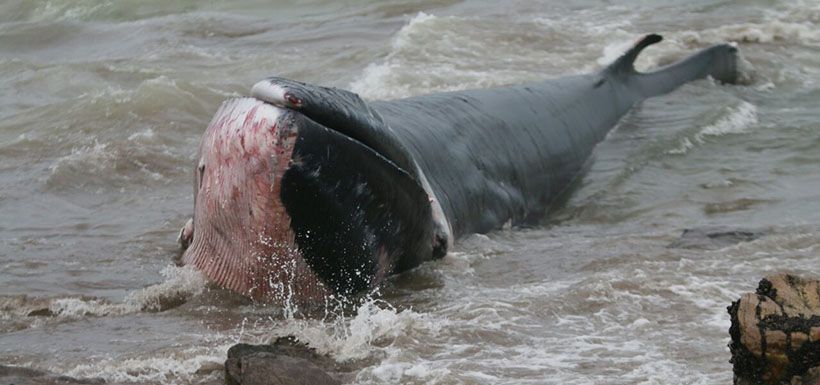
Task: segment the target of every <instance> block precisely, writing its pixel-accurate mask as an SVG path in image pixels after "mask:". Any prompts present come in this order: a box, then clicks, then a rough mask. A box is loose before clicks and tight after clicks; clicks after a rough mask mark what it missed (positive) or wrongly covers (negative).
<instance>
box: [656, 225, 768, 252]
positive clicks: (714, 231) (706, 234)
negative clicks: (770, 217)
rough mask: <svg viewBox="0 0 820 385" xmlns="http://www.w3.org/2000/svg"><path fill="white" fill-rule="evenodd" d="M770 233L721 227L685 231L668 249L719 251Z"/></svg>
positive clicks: (761, 230)
mask: <svg viewBox="0 0 820 385" xmlns="http://www.w3.org/2000/svg"><path fill="white" fill-rule="evenodd" d="M768 233H769V231H767V230H763V229H739V228H738V229H733V228H729V227H721V226H710V227H700V228H694V229H685V230H683V233H682V234H681V236H680V238H679V239H678V240H676V241H674V242H672V243H671V244H669V246H668V247H669V248H675V249H698V250H718V249H722V248H724V247H728V246H732V245H736V244H738V243H741V242H750V241H753V240H755V239H758V238H761V237H763V236H765V235H767V234H768Z"/></svg>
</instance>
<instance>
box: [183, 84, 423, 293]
mask: <svg viewBox="0 0 820 385" xmlns="http://www.w3.org/2000/svg"><path fill="white" fill-rule="evenodd" d="M193 185H194V216H193V219H192V220H191V221H190V222H189V223H188V224H187V225H186V226H185V227H184V228H183V230H182V231H181V233H180V242H181V244H182V246H183V248H184V249H185V250H184V253H183V255H182V262H183V263H184V264H188V265H194V266H196V267H197V268H198V269H199V270H201V271H202V272H203V273H204V274H205V275H206V276H207V277H208V278H209V279H210V280H212V281H214V282H215V283H217V284H218V285H220V286H223V287H225V288H228V289H230V290H233V291H236V292H239V293H241V294H244V295H247V296H250V297H253V298H263V299H266V300H267V299H270V300H273V301H282V300H295V301H313V302H316V301H321V300H322V299H323V297H324V296H326V295H328V294H350V293H354V292H358V291H362V290H366V289H368V288H372V287H374V286H375V285H377V284H378V283H379V282H380V281H381V280H383V279H384V277H386V276H387V275H389V274H390V273H392V272H395V271H400V270H403V269H406V268H408V266H409V265H408V264H407V262H406V261H407V260H408V258H423V257H424V255H423V254H424V253H426V252H429V251H427V250H424V248H426V247H428V246H427V244H429V243H430V242H429V239H431V238H432V235H431V231H432V229H431V226H430V224H429V217H430V213H429V204H428V205H426V206H425V204H426V203H427V202H426V195H425V194H424V192H423V191H422V190H421V189H420V188H418V187H414V186H416V185H417V184H416V183H415V181H414V180H412V178H410V177H409V176H408V175H406V173H404V172H403V171H402V170H401V169H398V168H397V167H396V166H395V165H394V164H393V163H392V162H390V161H388V160H386V159H384V158H383V157H382V156H380V155H379V154H378V153H376V152H374V151H372V150H371V149H370V148H369V147H367V146H365V145H363V144H362V143H361V142H359V141H357V140H354V139H352V138H350V137H348V136H346V135H344V134H342V133H340V132H338V131H334V130H332V129H329V128H327V127H325V126H323V125H321V124H318V123H316V122H314V121H312V120H311V119H309V118H308V117H306V116H305V115H303V114H302V113H300V112H299V111H297V110H294V109H290V108H286V107H279V106H274V105H272V104H268V103H265V102H263V101H260V100H258V99H254V98H238V99H232V100H228V101H226V102H224V103H223V104H222V106H221V107H220V108H219V110H218V111H217V113H216V115H215V116H214V118H213V120H212V121H211V123H210V124H209V126H208V128H207V130H206V131H205V134H204V135H203V137H202V141H201V143H200V146H199V155H198V158H197V163H196V166H195V169H194V181H193ZM425 240H426V241H425ZM408 253H410V254H413V255H411V256H409V257H408ZM412 263H413V264H417V261H412Z"/></svg>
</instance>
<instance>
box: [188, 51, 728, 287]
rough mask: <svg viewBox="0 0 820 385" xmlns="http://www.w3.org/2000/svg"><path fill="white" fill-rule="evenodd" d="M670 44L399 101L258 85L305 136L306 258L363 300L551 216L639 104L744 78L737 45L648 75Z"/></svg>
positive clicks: (300, 188)
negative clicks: (402, 277) (652, 57)
mask: <svg viewBox="0 0 820 385" xmlns="http://www.w3.org/2000/svg"><path fill="white" fill-rule="evenodd" d="M660 40H661V37H660V36H659V35H646V36H644V37H643V38H642V39H640V40H639V41H638V42H637V43H636V44H635V45H634V46H633V47H632V48H631V49H630V50H629V51H627V52H626V53H625V54H624V55H623V56H621V57H620V58H619V59H617V60H616V61H615V62H614V63H612V64H611V65H609V66H607V67H606V68H604V69H603V70H601V71H599V72H597V73H593V74H588V75H581V76H571V77H565V78H559V79H553V80H546V81H541V82H534V83H529V84H524V85H516V86H510V87H498V88H490V89H479V90H467V91H457V92H446V93H437V94H430V95H423V96H417V97H411V98H407V99H400V100H392V101H377V102H365V101H363V100H362V99H360V98H359V97H358V95H356V94H354V93H351V92H348V91H344V90H340V89H335V88H325V87H320V86H314V85H309V84H305V83H301V82H297V81H293V80H287V79H283V78H276V77H274V78H269V79H266V80H263V81H261V82H259V83H257V85H255V86H254V87H253V89H252V91H251V93H252V95H253V97H254V98H256V99H257V100H260V101H263V102H265V103H268V104H270V105H273V106H276V107H278V108H281V109H282V111H285V113H284V115H283V116H284V117H283V118H281V119H282V120H281V121H280V123H279V124H280V126H284V125H288V127H291V128H293V130H295V131H296V132H298V135H297V139H296V140H295V144H294V146H293V148H292V156H291V161H290V162H289V164H288V169H287V171H286V172H285V173H284V176H283V177H282V179H281V181H274V182H273V183H274V184H277V183H281V193H280V196H279V197H274V199H280V200H281V203H282V206H283V207H284V208H285V209H286V211H287V215H288V217H289V218H288V221H289V222H290V228H291V230H292V232H293V238H294V239H295V243H296V246H297V247H298V249H299V252H300V254H301V257H302V258H304V260H305V261H306V262H307V265H309V266H310V268H311V269H312V270H313V271H314V272H315V273H316V275H317V276H318V277H319V279H320V280H321V281H322V282H323V283H324V284H325V285H327V286H329V287H330V288H332V290H333V291H334V292H342V293H352V292H356V291H360V290H363V289H367V288H372V287H374V286H375V285H378V284H379V282H380V281H382V280H383V279H384V277H386V276H387V275H390V274H393V273H398V272H401V271H404V270H407V269H410V268H413V267H415V266H417V265H419V264H420V263H422V262H423V261H426V260H430V259H433V258H436V257H441V256H443V255H444V254H445V253H446V252H447V249H448V248H449V247H450V246H451V245H452V242H453V240H454V239H457V238H459V237H461V236H463V235H466V234H471V233H486V232H489V231H492V230H494V229H498V228H500V227H502V226H503V225H504V224H506V223H512V224H513V225H521V224H528V223H532V222H535V221H537V220H539V219H541V218H542V217H543V216H544V214H545V212H546V210H547V209H548V208H549V206H550V205H551V204H552V203H553V201H554V200H555V199H556V197H558V196H559V195H560V194H561V193H562V192H563V191H564V190H565V189H566V188H567V186H568V185H569V184H570V183H571V181H572V180H573V179H574V178H576V177H577V176H578V175H579V173H581V172H582V170H583V168H584V166H585V163H586V162H587V161H588V159H589V157H590V155H591V154H592V151H593V149H594V147H595V145H596V144H597V143H599V142H600V141H601V140H603V139H604V137H605V136H606V135H607V133H608V132H609V130H610V129H612V128H613V127H614V126H615V125H616V124H617V123H618V121H619V119H620V118H621V117H622V116H623V115H624V114H626V112H627V111H629V109H630V108H631V107H632V106H634V105H635V104H636V103H639V102H641V101H642V100H644V99H646V98H649V97H652V96H655V95H661V94H664V93H668V92H670V91H672V90H674V89H675V88H677V87H679V86H681V85H682V84H684V83H687V82H689V81H692V80H696V79H702V78H706V77H712V78H714V79H715V80H717V81H719V82H723V83H733V82H735V80H736V78H737V76H738V75H737V69H736V67H737V61H738V58H737V49H736V48H735V47H733V46H730V45H726V44H724V45H716V46H713V47H710V48H707V49H703V50H701V51H699V52H696V53H695V54H693V55H691V56H689V57H687V58H685V59H683V60H681V61H679V62H677V63H674V64H671V65H668V66H665V67H663V68H660V69H657V70H655V71H652V72H649V73H638V72H636V71H635V69H634V67H633V62H634V60H635V58H636V57H637V55H638V53H640V51H641V50H642V49H644V48H645V47H647V46H649V45H651V44H654V43H657V42H659V41H660ZM285 123H287V124H285ZM288 151H291V150H290V149H288ZM194 240H196V239H194Z"/></svg>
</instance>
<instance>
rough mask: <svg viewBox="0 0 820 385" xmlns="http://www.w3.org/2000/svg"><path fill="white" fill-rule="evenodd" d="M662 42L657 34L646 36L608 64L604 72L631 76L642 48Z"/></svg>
mask: <svg viewBox="0 0 820 385" xmlns="http://www.w3.org/2000/svg"><path fill="white" fill-rule="evenodd" d="M661 40H663V36H661V35H658V34H654V33H652V34H648V35H645V36H644V37H642V38H641V39H639V40H638V41H637V42H636V43H635V45H633V46H632V48H630V49H629V50H628V51H626V52H624V54H623V55H621V57H619V58H618V59H617V60H615V61H614V62H613V63H612V64H610V65H609V66H608V67H607V68H606V69H605V71H611V72H614V73H618V74H631V73H634V72H635V59H637V58H638V54H640V53H641V51H643V49H644V48H646V47H649V46H650V45H652V44H655V43H658V42H660V41H661Z"/></svg>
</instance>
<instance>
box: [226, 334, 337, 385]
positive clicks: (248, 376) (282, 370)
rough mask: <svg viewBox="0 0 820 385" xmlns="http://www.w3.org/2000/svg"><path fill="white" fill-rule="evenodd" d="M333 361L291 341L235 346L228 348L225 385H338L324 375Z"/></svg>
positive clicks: (288, 339) (330, 368) (281, 339)
mask: <svg viewBox="0 0 820 385" xmlns="http://www.w3.org/2000/svg"><path fill="white" fill-rule="evenodd" d="M329 371H335V361H333V360H332V359H330V358H328V357H324V356H320V355H318V354H316V352H314V351H313V350H312V349H310V348H308V347H307V346H305V345H303V344H299V343H298V342H296V340H294V339H293V338H279V339H278V340H276V342H275V343H274V344H273V345H248V344H237V345H234V346H232V347H231V348H230V349H228V360H227V361H225V382H226V383H227V384H228V385H302V384H304V385H308V384H310V385H338V384H341V382H340V381H339V380H338V379H337V378H335V377H333V376H331V375H330V374H328V372H329Z"/></svg>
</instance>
